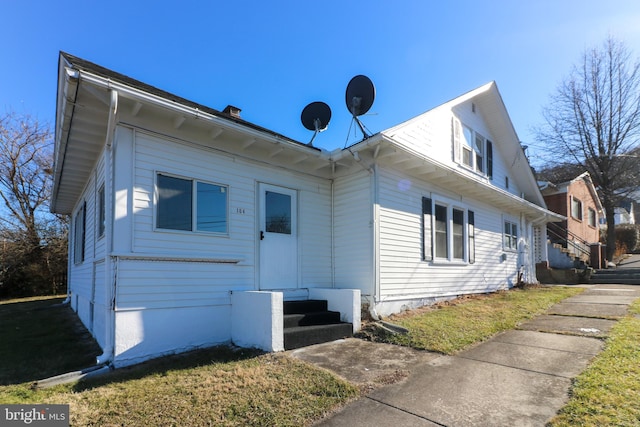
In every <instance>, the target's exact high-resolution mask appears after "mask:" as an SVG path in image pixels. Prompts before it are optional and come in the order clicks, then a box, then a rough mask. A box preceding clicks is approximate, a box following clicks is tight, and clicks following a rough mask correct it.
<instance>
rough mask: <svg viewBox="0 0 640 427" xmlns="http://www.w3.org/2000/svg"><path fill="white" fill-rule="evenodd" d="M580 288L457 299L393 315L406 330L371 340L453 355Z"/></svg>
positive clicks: (375, 334)
mask: <svg viewBox="0 0 640 427" xmlns="http://www.w3.org/2000/svg"><path fill="white" fill-rule="evenodd" d="M583 291H584V289H583V288H576V287H562V286H551V287H545V286H536V287H527V288H526V289H512V290H510V291H503V292H498V293H493V294H489V295H481V296H471V297H467V298H459V299H456V300H453V301H450V302H448V303H441V304H438V305H436V306H433V307H425V308H422V309H419V310H413V311H410V312H407V313H405V314H401V315H396V316H392V317H391V318H390V319H389V321H390V322H392V323H395V324H397V325H400V326H403V327H404V328H407V329H408V330H409V333H408V334H403V335H393V334H388V333H385V332H384V331H380V330H377V331H374V332H373V339H374V340H378V341H384V342H389V343H392V344H398V345H403V346H408V347H413V348H416V349H420V350H428V351H434V352H439V353H443V354H455V353H457V352H458V351H460V350H462V349H464V348H467V347H469V346H470V345H472V344H475V343H477V342H480V341H484V340H486V339H488V338H490V337H492V336H493V335H495V334H497V333H498V332H502V331H505V330H509V329H513V328H514V327H516V326H517V325H518V324H519V323H521V322H523V321H525V320H527V319H530V318H532V317H534V316H536V315H538V314H541V313H543V312H544V311H546V310H547V309H548V308H550V307H551V306H552V305H554V304H555V303H557V302H559V301H561V300H563V299H565V298H567V297H570V296H573V295H577V294H579V293H581V292H583Z"/></svg>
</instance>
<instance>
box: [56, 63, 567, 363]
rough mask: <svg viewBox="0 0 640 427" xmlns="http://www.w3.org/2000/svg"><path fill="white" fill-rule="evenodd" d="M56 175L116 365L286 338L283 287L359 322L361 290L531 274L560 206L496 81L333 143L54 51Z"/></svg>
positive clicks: (375, 293)
mask: <svg viewBox="0 0 640 427" xmlns="http://www.w3.org/2000/svg"><path fill="white" fill-rule="evenodd" d="M54 173H55V176H54V180H55V181H54V191H53V200H52V210H53V211H54V212H58V213H61V214H68V215H70V216H71V219H72V221H71V232H70V244H69V297H70V302H71V306H72V308H73V309H74V310H75V311H76V312H77V313H78V315H79V317H80V319H81V320H82V321H83V323H84V324H85V325H86V326H87V328H88V329H89V330H90V331H91V332H92V334H93V335H94V336H95V338H96V340H97V341H98V343H99V344H100V346H101V347H102V348H103V350H104V354H103V355H101V356H100V357H99V362H112V363H114V364H115V365H116V366H122V365H127V364H131V363H136V362H139V361H142V360H145V359H148V358H151V357H156V356H160V355H163V354H168V353H174V352H179V351H184V350H187V349H191V348H197V347H203V346H211V345H215V344H220V343H228V342H233V343H235V344H238V345H241V346H256V347H259V348H263V349H265V350H268V351H278V350H282V349H283V348H285V347H289V346H288V345H287V344H286V338H285V337H284V336H285V335H286V331H283V328H284V326H283V319H284V318H286V317H287V316H286V315H285V314H284V312H283V310H284V309H283V301H289V300H307V299H314V300H315V299H320V300H326V301H328V310H329V311H332V312H339V313H340V314H339V315H338V316H339V320H341V321H342V322H347V323H349V324H350V325H349V332H351V331H354V330H357V329H358V328H359V327H360V312H361V311H360V310H361V308H366V309H367V310H369V312H370V313H371V315H373V316H374V317H375V316H384V315H388V314H391V313H394V312H398V311H400V310H402V309H405V308H409V307H414V306H418V305H422V304H425V303H431V302H434V301H437V300H439V299H443V298H450V297H453V296H456V295H461V294H468V293H485V292H490V291H495V290H498V289H503V288H508V287H510V286H513V285H514V284H516V283H517V282H518V281H519V280H520V281H524V282H536V277H535V268H534V267H535V263H536V262H540V261H545V260H546V245H545V242H546V235H545V229H546V228H545V225H546V222H547V221H550V220H554V221H557V220H559V219H562V218H563V217H561V216H558V215H557V214H554V213H552V212H550V211H548V210H547V209H546V208H545V204H544V200H543V198H542V195H541V193H540V191H539V190H538V187H537V185H536V181H535V179H534V177H533V174H532V173H531V170H530V168H529V165H528V162H527V159H526V158H525V156H524V153H523V151H522V148H521V147H520V144H519V142H518V137H517V135H516V132H515V130H514V128H513V126H512V123H511V121H510V119H509V116H508V114H507V111H506V108H505V106H504V103H503V101H502V98H501V96H500V94H499V92H498V89H497V86H496V84H495V83H493V82H492V83H489V84H486V85H484V86H482V87H480V88H478V89H475V90H473V91H471V92H469V93H466V94H464V95H462V96H460V97H458V98H456V99H454V100H452V101H449V102H447V103H445V104H443V105H441V106H439V107H437V108H435V109H433V110H430V111H428V112H427V113H424V114H422V115H420V116H418V117H416V118H413V119H411V120H409V121H407V122H405V123H402V124H399V125H398V126H395V127H393V128H391V129H388V130H385V131H383V132H380V133H377V134H375V135H373V136H371V137H369V138H367V139H365V140H363V141H362V142H359V143H357V144H355V145H352V146H350V147H348V148H346V149H337V150H334V151H332V152H328V151H324V150H320V149H317V148H314V147H310V146H307V145H306V144H302V143H299V142H297V141H293V140H291V139H289V138H287V137H285V136H283V135H280V134H277V133H275V132H272V131H270V130H268V129H264V128H262V127H260V126H257V125H255V124H252V123H249V122H247V121H245V120H243V119H242V118H240V117H239V110H238V109H237V108H234V107H227V108H226V109H225V110H224V111H217V110H214V109H211V108H208V107H205V106H202V105H198V104H196V103H193V102H191V101H188V100H186V99H182V98H180V97H177V96H175V95H172V94H170V93H167V92H164V91H162V90H159V89H157V88H154V87H151V86H149V85H146V84H144V83H141V82H139V81H136V80H133V79H131V78H129V77H126V76H123V75H121V74H118V73H116V72H113V71H111V70H108V69H105V68H103V67H100V66H98V65H95V64H93V63H90V62H88V61H85V60H83V59H80V58H77V57H74V56H72V55H69V54H66V53H61V54H60V59H59V76H58V97H57V114H56V139H55V167H54ZM285 323H286V320H285ZM305 333H306V332H304V331H303V332H302V334H303V335H304V334H305Z"/></svg>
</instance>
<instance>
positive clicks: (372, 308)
mask: <svg viewBox="0 0 640 427" xmlns="http://www.w3.org/2000/svg"><path fill="white" fill-rule="evenodd" d="M369 171H370V172H371V174H372V180H373V185H372V191H373V195H372V196H373V197H372V198H371V200H372V201H373V212H372V216H373V218H372V224H371V226H372V227H373V254H372V255H373V281H374V288H373V295H372V298H371V304H370V305H369V313H370V314H371V317H372V318H373V319H374V320H380V316H379V315H378V312H377V311H376V301H377V300H378V299H379V298H380V205H379V203H380V197H379V195H378V166H377V165H376V164H375V163H374V164H373V165H371V168H369Z"/></svg>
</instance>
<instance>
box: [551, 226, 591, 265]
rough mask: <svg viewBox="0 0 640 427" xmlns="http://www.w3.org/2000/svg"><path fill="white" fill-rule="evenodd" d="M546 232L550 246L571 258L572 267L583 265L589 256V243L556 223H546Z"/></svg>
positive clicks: (587, 261) (586, 262)
mask: <svg viewBox="0 0 640 427" xmlns="http://www.w3.org/2000/svg"><path fill="white" fill-rule="evenodd" d="M547 234H548V236H549V241H550V243H551V245H552V247H554V248H556V249H558V250H559V251H560V252H562V253H565V254H566V255H567V257H569V258H571V262H573V264H574V265H573V266H574V267H580V266H584V265H586V264H588V263H589V259H590V257H591V248H590V243H589V242H587V241H586V240H584V239H583V238H581V237H580V236H578V235H577V234H575V233H573V232H572V231H570V230H568V229H566V228H565V227H563V226H561V225H560V224H558V223H554V222H550V223H548V224H547Z"/></svg>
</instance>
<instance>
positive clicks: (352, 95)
mask: <svg viewBox="0 0 640 427" xmlns="http://www.w3.org/2000/svg"><path fill="white" fill-rule="evenodd" d="M375 97H376V88H375V87H374V86H373V82H372V81H371V80H370V79H369V77H367V76H363V75H357V76H355V77H354V78H352V79H351V81H350V82H349V84H348V85H347V92H346V94H345V101H346V103H347V109H348V110H349V112H350V113H351V115H352V116H353V119H354V120H355V121H356V123H358V126H359V127H360V130H361V131H362V133H363V134H364V137H365V138H368V137H369V135H368V134H367V132H366V131H365V130H364V126H362V123H361V122H360V120H359V119H358V116H362V115H363V114H365V113H366V112H367V111H369V109H370V108H371V106H372V105H373V100H374V99H375Z"/></svg>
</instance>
